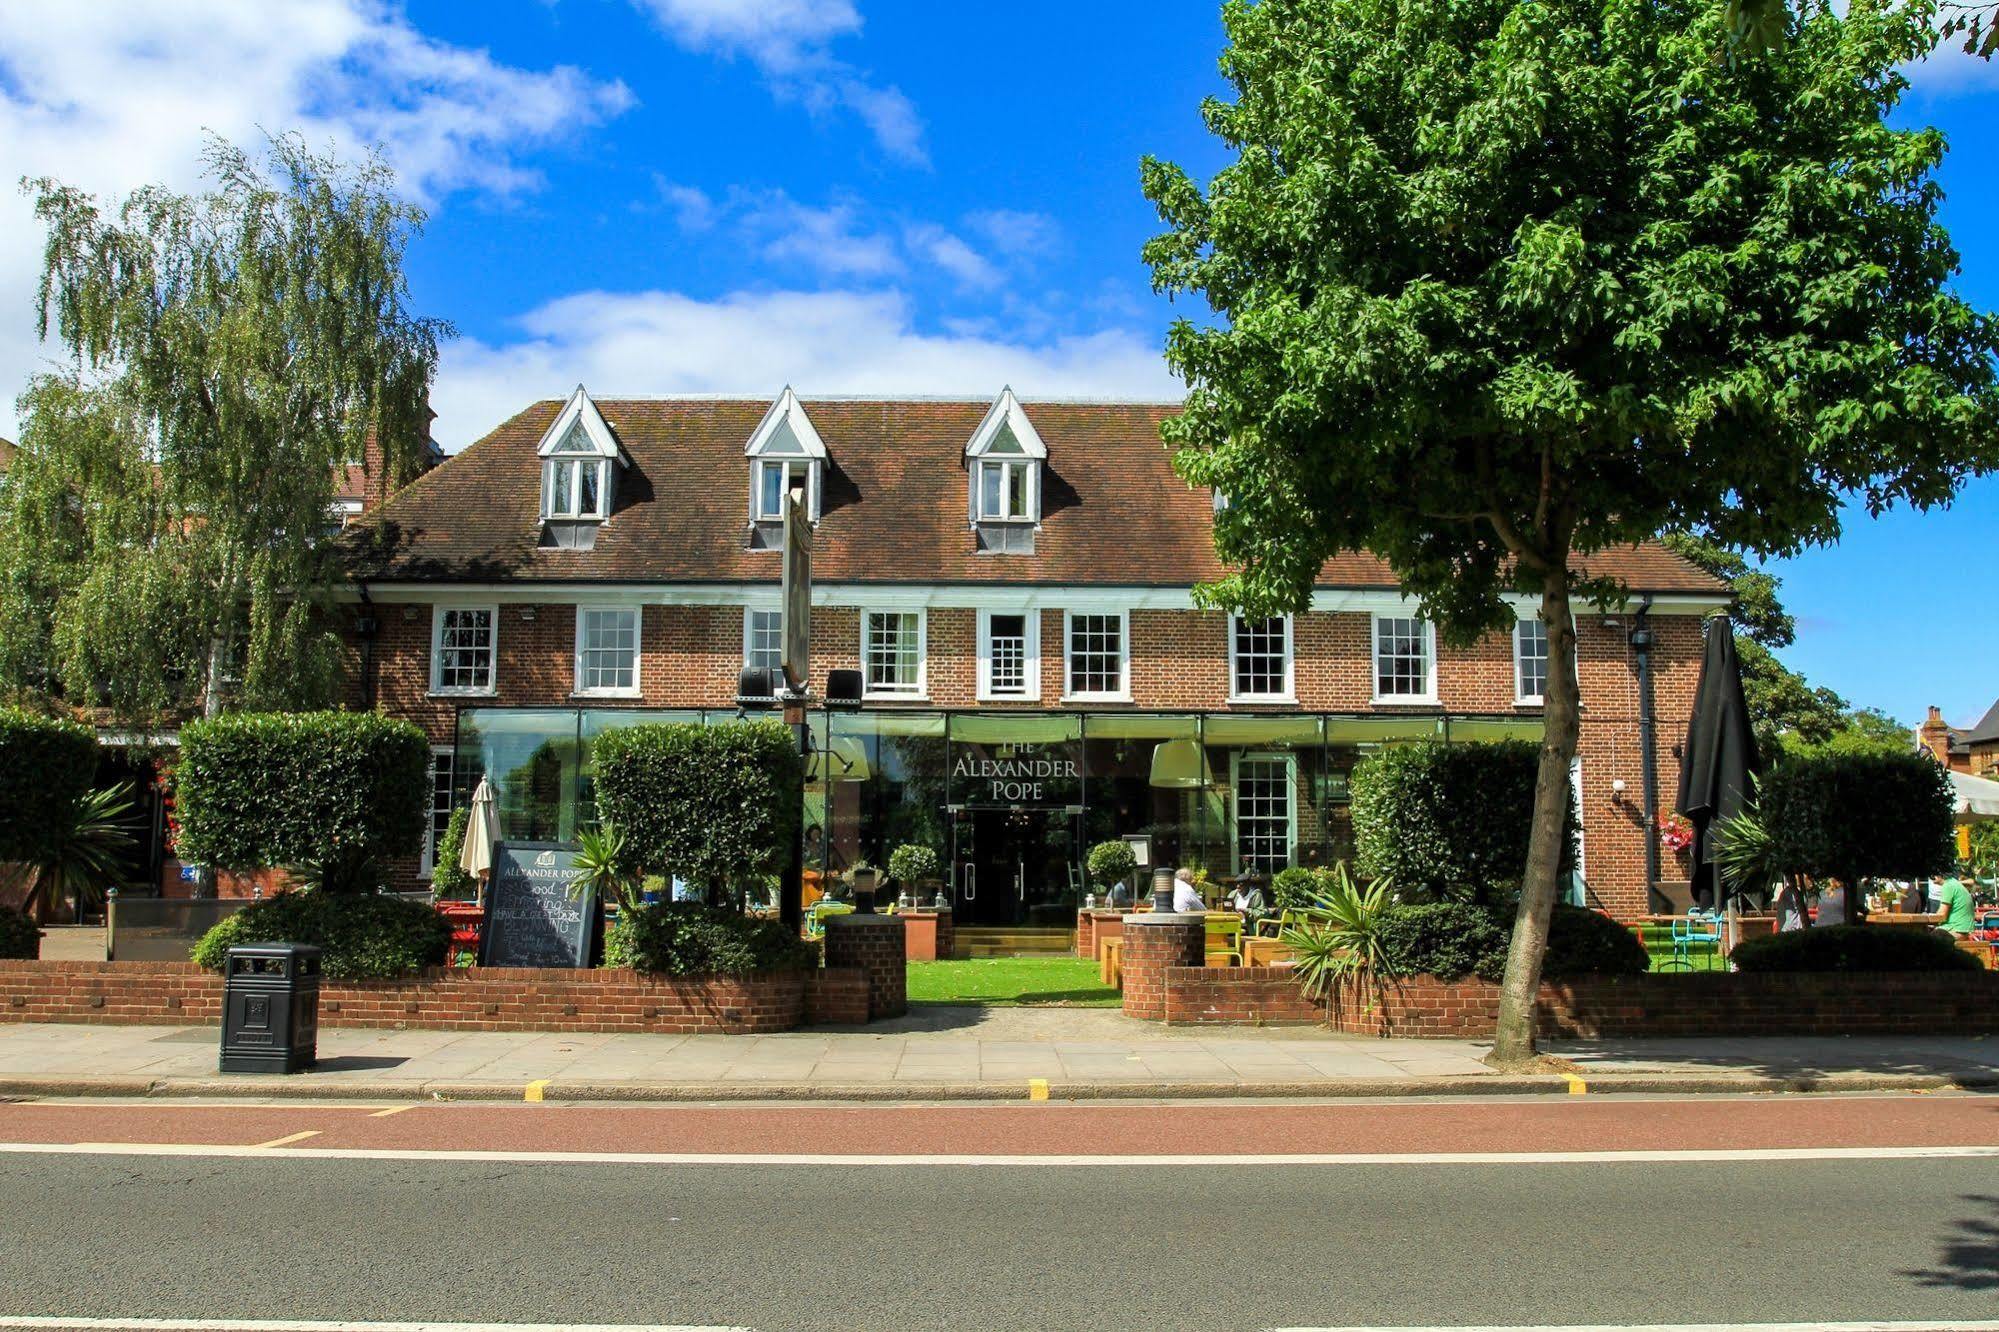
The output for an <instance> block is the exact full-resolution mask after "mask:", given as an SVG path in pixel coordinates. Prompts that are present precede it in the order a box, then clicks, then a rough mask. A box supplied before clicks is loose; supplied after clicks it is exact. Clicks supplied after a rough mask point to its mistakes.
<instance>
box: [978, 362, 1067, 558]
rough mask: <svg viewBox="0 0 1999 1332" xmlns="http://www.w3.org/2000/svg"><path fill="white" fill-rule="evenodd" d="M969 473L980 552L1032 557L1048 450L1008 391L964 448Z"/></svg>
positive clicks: (993, 406)
mask: <svg viewBox="0 0 1999 1332" xmlns="http://www.w3.org/2000/svg"><path fill="white" fill-rule="evenodd" d="M965 462H966V470H967V471H968V472H969V473H970V474H971V522H972V529H973V531H974V533H975V534H976V536H977V539H978V548H979V549H980V550H981V551H984V552H986V553H988V554H995V555H1032V554H1033V553H1034V531H1035V529H1036V528H1037V527H1039V525H1040V523H1041V473H1042V469H1043V468H1044V467H1046V466H1047V462H1048V446H1047V445H1045V444H1043V443H1042V442H1041V436H1040V434H1039V433H1038V432H1037V431H1036V430H1035V429H1034V423H1033V422H1032V421H1029V420H1028V419H1027V413H1026V412H1025V411H1023V410H1022V409H1021V405H1020V401H1019V399H1017V398H1015V397H1014V396H1013V390H1012V389H1010V388H1009V389H1004V390H1002V391H1001V392H1000V395H999V398H998V400H997V401H995V402H994V403H993V405H992V408H991V410H989V411H987V413H986V415H985V419H984V420H982V421H980V422H979V428H978V429H977V430H975V431H973V432H972V438H971V441H970V442H969V443H967V444H966V445H965Z"/></svg>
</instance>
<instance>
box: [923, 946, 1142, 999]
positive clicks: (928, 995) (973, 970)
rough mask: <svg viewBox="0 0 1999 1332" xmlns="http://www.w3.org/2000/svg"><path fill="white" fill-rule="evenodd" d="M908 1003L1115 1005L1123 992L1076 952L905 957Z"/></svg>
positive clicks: (1122, 997) (1095, 966) (1094, 964)
mask: <svg viewBox="0 0 1999 1332" xmlns="http://www.w3.org/2000/svg"><path fill="white" fill-rule="evenodd" d="M909 1002H911V1003H912V1004H986V1005H991V1006H994V1007H1004V1008H1024V1007H1034V1006H1050V1007H1057V1008H1117V1007H1120V1006H1121V1005H1122V1004H1123V1003H1124V996H1123V995H1121V994H1119V993H1118V991H1116V990H1113V989H1112V988H1111V987H1110V986H1108V985H1106V984H1104V983H1103V981H1102V980H1100V979H1099V978H1098V976H1097V964H1096V963H1095V962H1092V961H1090V960H1089V959H1087V958H1080V957H975V958H966V959H965V960H963V961H959V962H911V963H910V964H909Z"/></svg>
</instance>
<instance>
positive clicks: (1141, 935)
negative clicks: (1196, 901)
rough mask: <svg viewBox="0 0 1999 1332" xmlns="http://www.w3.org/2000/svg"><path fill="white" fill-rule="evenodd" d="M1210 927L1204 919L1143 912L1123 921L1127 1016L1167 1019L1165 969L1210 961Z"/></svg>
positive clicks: (1161, 1020)
mask: <svg viewBox="0 0 1999 1332" xmlns="http://www.w3.org/2000/svg"><path fill="white" fill-rule="evenodd" d="M1207 952H1208V925H1207V921H1206V919H1205V918H1204V917H1201V916H1192V915H1189V916H1176V915H1173V914H1171V913H1170V912H1140V913H1138V914H1135V915H1131V916H1127V917H1125V922H1124V964H1123V968H1124V1011H1125V1016H1126V1017H1137V1018H1150V1019H1152V1020H1153V1021H1154V1022H1164V1021H1165V1020H1166V968H1168V967H1198V966H1200V965H1201V964H1202V963H1204V962H1206V961H1207Z"/></svg>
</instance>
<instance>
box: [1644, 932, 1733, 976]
mask: <svg viewBox="0 0 1999 1332" xmlns="http://www.w3.org/2000/svg"><path fill="white" fill-rule="evenodd" d="M1644 939H1645V952H1646V955H1647V956H1649V957H1650V958H1651V959H1652V967H1651V969H1652V970H1653V971H1671V972H1672V973H1674V974H1679V975H1684V974H1686V973H1684V972H1682V971H1681V970H1680V968H1679V967H1677V966H1675V967H1670V968H1668V967H1666V966H1665V965H1664V964H1665V963H1668V962H1671V961H1672V960H1673V936H1672V933H1671V931H1670V930H1669V929H1668V928H1666V927H1664V926H1657V925H1648V926H1646V927H1645V933H1644ZM1687 961H1689V962H1691V963H1693V969H1694V970H1695V971H1727V970H1728V959H1727V958H1725V957H1723V956H1722V955H1721V950H1720V949H1719V948H1718V947H1716V946H1715V945H1714V944H1692V945H1689V946H1688V948H1687Z"/></svg>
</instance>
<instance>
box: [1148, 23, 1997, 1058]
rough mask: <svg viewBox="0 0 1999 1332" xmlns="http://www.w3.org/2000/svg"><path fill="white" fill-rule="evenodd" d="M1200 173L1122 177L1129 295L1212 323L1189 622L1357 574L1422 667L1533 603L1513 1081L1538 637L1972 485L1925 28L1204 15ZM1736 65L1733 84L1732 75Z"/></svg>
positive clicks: (1523, 973) (1197, 440)
mask: <svg viewBox="0 0 1999 1332" xmlns="http://www.w3.org/2000/svg"><path fill="white" fill-rule="evenodd" d="M1223 18H1224V21H1225V23H1226V25H1227V30H1228V36H1229V41H1230V45H1229V47H1228V49H1227V51H1226V53H1225V54H1224V56H1223V60H1222V70H1223V73H1224V74H1225V75H1226V77H1227V78H1228V80H1229V82H1230V83H1231V85H1232V86H1233V88H1234V92H1235V97H1234V99H1233V100H1232V101H1223V100H1220V99H1211V100H1210V101H1208V102H1207V103H1206V104H1205V106H1204V107H1203V114H1204V116H1205V118H1206V121H1207V124H1208V126H1209V128H1210V129H1212V130H1213V131H1214V133H1215V134H1216V135H1217V136H1219V137H1220V138H1221V140H1222V141H1223V143H1224V144H1225V145H1226V147H1227V148H1228V150H1229V151H1230V152H1231V153H1232V154H1233V157H1232V160H1231V161H1230V162H1229V163H1228V164H1227V165H1226V166H1225V167H1224V168H1223V169H1222V170H1221V171H1220V172H1219V174H1218V175H1216V176H1215V178H1214V179H1213V180H1212V181H1211V182H1209V183H1208V185H1207V186H1206V187H1205V188H1203V187H1202V186H1201V185H1199V184H1197V183H1196V182H1195V181H1194V180H1193V179H1191V178H1190V177H1189V176H1188V175H1187V174H1186V173H1185V172H1184V171H1182V170H1180V169H1179V168H1177V167H1174V166H1171V165H1168V164H1166V163H1163V162H1159V161H1154V160H1147V161H1146V163H1145V164H1144V173H1143V178H1144V187H1145V192H1146V194H1147V196H1148V197H1149V198H1150V199H1151V200H1152V201H1153V202H1154V204H1155V205H1156V206H1157V207H1158V209H1159V212H1160V215H1161V216H1162V218H1163V219H1164V220H1165V222H1166V223H1167V225H1168V228H1169V229H1168V230H1167V232H1166V233H1165V234H1164V235H1161V236H1159V237H1157V238H1155V239H1154V240H1152V241H1151V242H1149V243H1148V245H1147V247H1146V251H1145V254H1146V258H1147V260H1148V262H1149V263H1150V264H1151V265H1152V267H1153V272H1154V280H1155V282H1156V284H1157V285H1158V286H1159V287H1160V288H1162V289H1163V290H1165V291H1167V292H1169V293H1174V294H1183V293H1196V294H1199V295H1200V296H1202V297H1204V298H1205V299H1206V300H1207V302H1208V304H1209V305H1210V306H1211V307H1212V310H1213V312H1214V317H1213V318H1212V319H1210V320H1206V321H1204V322H1201V323H1195V322H1193V321H1182V322H1180V323H1178V324H1176V325H1175V326H1174V328H1173V330H1172V332H1171V333H1170V334H1169V339H1168V348H1167V355H1168V359H1169V362H1170V363H1171V365H1172V366H1173V368H1174V369H1175V370H1176V371H1178V372H1179V373H1180V374H1181V375H1182V376H1183V377H1184V378H1185V379H1186V381H1187V383H1188V389H1189V391H1188V398H1187V409H1186V411H1185V412H1184V413H1183V414H1182V415H1181V416H1179V417H1178V418H1176V419H1175V420H1174V421H1173V422H1172V423H1171V424H1170V425H1169V426H1168V427H1167V434H1168V439H1169V442H1170V443H1171V444H1172V445H1174V446H1176V447H1177V450H1178V453H1177V458H1178V465H1179V467H1180V470H1181V472H1182V474H1183V475H1184V476H1185V477H1186V478H1187V479H1188V480H1190V481H1192V482H1194V483H1197V484H1202V485H1212V486H1216V487H1219V488H1220V489H1221V490H1222V491H1223V492H1225V493H1226V494H1227V495H1228V496H1229V501H1230V502H1229V504H1228V506H1227V507H1226V508H1224V509H1223V510H1222V511H1221V513H1220V514H1219V515H1218V517H1217V521H1216V526H1215V540H1216V545H1217V548H1218V551H1219V553H1220V554H1221V555H1222V556H1223V558H1224V559H1225V560H1227V561H1228V562H1230V564H1231V565H1233V566H1234V567H1235V570H1236V571H1235V572H1234V573H1232V574H1230V575H1229V576H1228V577H1227V578H1225V579H1223V580H1222V581H1221V582H1219V583H1218V584H1216V585H1214V586H1212V587H1210V588H1207V589H1205V590H1204V595H1205V596H1206V597H1207V599H1208V600H1210V601H1212V602H1218V603H1225V604H1229V605H1235V606H1240V607H1242V608H1244V609H1246V610H1248V611H1250V612H1252V613H1256V612H1266V613H1267V612H1276V611H1297V610H1302V609H1303V608H1304V607H1305V606H1306V605H1307V604H1308V602H1309V598H1310V594H1311V588H1312V584H1313V582H1314V580H1315V579H1316V577H1317V575H1318V572H1319V570H1320V568H1321V566H1322V564H1323V562H1324V561H1325V560H1326V559H1327V557H1329V556H1330V555H1332V554H1333V553H1334V552H1336V551H1339V550H1342V549H1360V548H1364V549H1369V550H1372V551H1375V552H1377V553H1378V554H1380V555H1381V556H1382V557H1384V558H1385V559H1386V560H1387V561H1388V562H1389V563H1390V564H1391V565H1392V566H1393V567H1394V569H1395V570H1396V572H1397V574H1398V575H1399V577H1400V578H1401V580H1402V583H1403V585H1404V587H1405V588H1407V589H1408V591H1409V592H1410V593H1411V594H1412V595H1414V596H1415V597H1417V598H1418V599H1419V600H1420V602H1421V605H1422V607H1423V612H1424V613H1425V614H1426V615H1428V616H1430V617H1431V618H1432V619H1434V620H1435V621H1436V623H1437V624H1438V626H1439V628H1440V630H1441V632H1442V634H1443V636H1444V637H1445V638H1446V640H1447V641H1453V642H1460V643H1462V642H1464V641H1467V640H1469V639H1472V638H1474V637H1476V636H1478V635H1480V634H1482V633H1484V632H1486V631H1488V630H1490V629H1493V628H1497V627H1499V626H1501V625H1503V624H1504V623H1506V621H1507V620H1508V618H1509V617H1510V616H1511V615H1512V611H1511V609H1510V607H1509V605H1508V603H1507V601H1506V600H1505V597H1506V594H1508V593H1512V592H1524V593H1527V594H1530V595H1532V596H1534V597H1536V598H1537V599H1538V602H1539V607H1540V616H1541V619H1542V620H1543V622H1544V623H1545V625H1546V629H1547V635H1548V642H1549V651H1548V664H1549V678H1548V688H1547V704H1546V709H1545V718H1546V728H1545V739H1544V741H1543V744H1542V747H1541V758H1540V771H1539V775H1538V782H1537V787H1536V796H1535V805H1534V827H1533V832H1532V836H1531V838H1530V849H1529V852H1528V860H1527V866H1526V872H1525V874H1524V875H1523V887H1522V892H1521V900H1520V907H1519V911H1518V914H1517V917H1516V921H1515V928H1514V934H1513V942H1512V947H1511V951H1510V954H1509V959H1508V965H1507V974H1506V981H1505V984H1504V987H1503V996H1502V1007H1501V1015H1500V1025H1499V1032H1498V1039H1497V1042H1496V1045H1495V1050H1494V1058H1495V1061H1496V1062H1499V1063H1502V1064H1508V1063H1517V1062H1520V1061H1522V1060H1525V1059H1527V1058H1529V1057H1530V1056H1531V1055H1532V1053H1533V1048H1534V1047H1533V1011H1534V996H1535V993H1536V990H1537V987H1538V982H1539V978H1540V968H1541V959H1542V956H1543V954H1544V952H1545V950H1546V943H1547V932H1548V921H1549V916H1550V912H1551V909H1552V906H1553V903H1554V900H1555V896H1556V888H1557V871H1558V869H1559V866H1560V861H1561V849H1562V847H1561V842H1562V838H1561V831H1562V816H1563V812H1564V808H1565V806H1566V803H1567V800H1568V790H1569V787H1568V780H1569V767H1570V761H1571V758H1572V757H1573V755H1574V754H1575V751H1576V742H1577V734H1578V702H1577V694H1576V677H1575V670H1574V657H1573V652H1572V645H1573V642H1574V630H1573V626H1572V622H1571V614H1572V607H1573V605H1574V604H1575V603H1576V602H1577V601H1578V600H1579V599H1589V600H1593V601H1596V602H1598V603H1601V604H1614V603H1615V602H1616V601H1618V600H1619V599H1620V598H1621V596H1622V595H1623V594H1624V589H1622V588H1621V587H1619V586H1618V585H1616V584H1615V583H1614V582H1611V581H1609V580H1607V579H1605V578H1603V577H1601V576H1599V575H1598V574H1597V573H1594V572H1593V569H1601V568H1602V567H1603V566H1602V564H1601V563H1600V562H1598V561H1596V559H1595V557H1596V556H1598V555H1599V554H1600V553H1601V552H1604V551H1607V550H1611V549H1613V548H1616V547H1619V546H1624V545H1627V544H1629V543H1631V542H1634V541H1637V540H1640V539H1643V538H1646V537H1649V536H1652V535H1653V534H1655V533H1658V532H1661V531H1666V530H1694V531H1702V532H1705V533H1708V534H1709V535H1711V536H1712V537H1713V538H1714V539H1715V540H1717V541H1720V542H1722V543H1724V544H1726V545H1729V546H1735V547H1740V548H1742V549H1745V550H1749V551H1754V552H1780V551H1792V550H1795V549H1798V548H1799V547H1801V546H1803V545H1806V544H1810V543H1821V542H1829V541H1832V540H1834V539H1836V538H1837V536H1838V534H1839V530H1840V514H1841V501H1842V497H1843V496H1848V495H1851V496H1855V497H1857V498H1858V501H1859V502H1860V503H1861V504H1863V505H1864V506H1865V507H1867V508H1868V509H1870V510H1878V509H1880V508H1882V507H1884V506H1887V505H1889V504H1892V503H1896V502H1907V503H1912V504H1916V505H1931V504H1936V503H1939V502H1942V501H1944V500H1946V499H1948V498H1949V497H1950V496H1951V495H1952V494H1954V493H1955V491H1956V490H1957V488H1958V486H1959V485H1960V484H1961V482H1962V481H1963V480H1964V479H1965V478H1966V477H1967V476H1968V475H1970V474H1972V473H1973V472H1975V471H1977V470H1979V469H1981V468H1983V467H1987V466H1989V465H1991V464H1992V462H1993V460H1994V456H1995V438H1999V391H1995V386H1994V355H1995V348H1999V327H1996V326H1995V324H1994V322H1993V321H1992V320H1991V319H1990V318H1988V317H1987V316H1985V315H1983V314H1980V313H1979V312H1977V311H1975V310H1973V309H1971V308H1970V307H1969V306H1967V305H1966V304H1965V303H1964V302H1963V301H1961V300H1959V299H1957V298H1956V297H1954V296H1953V295H1951V294H1950V292H1949V290H1948V284H1949V282H1950V280H1951V278H1952V276H1953V275H1954V274H1955V273H1956V271H1957V263H1958V261H1957V254H1956V252H1955V251H1954V250H1953V249H1952V247H1951V245H1950V241H1949V238H1948V236H1947V235H1946V234H1945V233H1944V231H1943V229H1942V228H1941V226H1939V224H1938V222H1937V219H1936V208H1937V202H1938V197H1939V192H1938V190H1937V187H1936V184H1935V182H1934V181H1933V180H1932V179H1931V177H1932V173H1933V172H1934V170H1935V168H1936V166H1937V164H1938V162H1939V161H1940V160H1941V159H1942V156H1943V151H1944V144H1943V139H1942V137H1941V136H1940V135H1939V134H1937V133H1936V132H1935V131H1933V130H1895V129H1891V128H1890V127H1889V126H1887V125H1886V124H1885V123H1884V120H1883V117H1884V116H1885V114H1886V113H1887V112H1888V110H1889V109H1890V108H1891V107H1893V106H1894V105H1895V103H1896V100H1897V99H1898V98H1899V97H1900V95H1901V93H1902V92H1903V90H1904V88H1905V86H1906V85H1905V82H1904V80H1903V79H1902V78H1901V77H1900V75H1898V74H1897V73H1896V69H1897V67H1898V66H1900V65H1901V64H1902V63H1903V62H1904V61H1906V60H1908V59H1910V58H1912V57H1914V56H1916V55H1918V54H1920V53H1922V52H1923V51H1925V50H1927V49H1928V48H1929V46H1930V44H1931V43H1932V42H1933V41H1934V40H1935V38H1934V30H1933V29H1932V28H1931V26H1930V24H1929V10H1928V9H1926V8H1924V7H1922V6H1920V5H1915V6H1911V5H1903V4H1886V5H1884V4H1882V3H1879V0H1859V2H1858V3H1854V4H1853V5H1852V6H1851V7H1850V8H1849V9H1848V10H1847V12H1846V14H1845V16H1844V17H1840V16H1837V15H1835V14H1834V13H1833V11H1832V10H1831V9H1830V7H1828V6H1827V5H1825V4H1822V3H1813V4H1810V5H1808V6H1807V8H1806V9H1805V10H1804V11H1803V12H1802V13H1801V14H1800V15H1799V16H1798V18H1797V21H1796V23H1795V31H1794V32H1793V33H1792V34H1791V37H1790V40H1789V41H1787V42H1786V43H1785V44H1784V45H1783V47H1782V48H1781V50H1778V51H1775V52H1770V53H1767V54H1765V55H1763V56H1760V57H1757V58H1756V59H1755V60H1753V61H1751V60H1748V59H1744V60H1735V61H1731V60H1727V59H1718V58H1716V53H1717V51H1719V50H1721V49H1723V48H1724V47H1725V46H1726V44H1727V41H1728V37H1727V32H1726V20H1725V18H1724V16H1723V13H1722V11H1721V9H1720V8H1719V7H1718V6H1716V5H1714V4H1713V3H1712V2H1711V0H1428V2H1426V3H1414V2H1413V0H1261V3H1254V4H1252V3H1247V0H1229V2H1228V3H1227V4H1225V5H1224V7H1223ZM1752 65H1753V68H1752Z"/></svg>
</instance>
